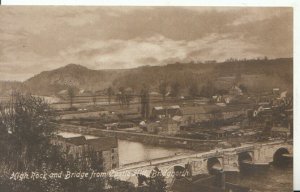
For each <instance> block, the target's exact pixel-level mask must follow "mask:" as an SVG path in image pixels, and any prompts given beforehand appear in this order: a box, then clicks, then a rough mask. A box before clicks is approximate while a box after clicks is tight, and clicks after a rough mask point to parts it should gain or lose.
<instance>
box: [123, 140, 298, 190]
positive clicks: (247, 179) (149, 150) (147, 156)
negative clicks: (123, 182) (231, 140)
mask: <svg viewBox="0 0 300 192" xmlns="http://www.w3.org/2000/svg"><path fill="white" fill-rule="evenodd" d="M118 144H119V146H118V147H119V162H120V165H122V164H123V165H124V164H128V163H133V162H139V161H146V160H151V159H155V158H161V157H167V156H173V155H175V154H182V153H185V154H186V153H193V151H191V150H186V149H176V148H164V147H157V146H150V145H145V144H142V143H138V142H132V141H126V140H118ZM232 182H234V183H235V184H239V185H242V186H245V187H250V188H251V189H252V190H253V192H271V191H275V192H290V191H293V190H292V189H293V169H292V168H286V169H279V168H275V167H273V166H271V167H270V169H269V170H268V171H265V172H262V173H259V174H255V175H247V176H240V175H239V176H238V177H235V179H234V180H233V181H232Z"/></svg>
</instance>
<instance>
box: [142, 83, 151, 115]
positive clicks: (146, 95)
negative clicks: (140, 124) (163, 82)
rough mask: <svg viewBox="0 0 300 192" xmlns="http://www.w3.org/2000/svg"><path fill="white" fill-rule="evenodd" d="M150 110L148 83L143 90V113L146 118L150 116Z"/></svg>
mask: <svg viewBox="0 0 300 192" xmlns="http://www.w3.org/2000/svg"><path fill="white" fill-rule="evenodd" d="M149 111H150V95H149V89H148V87H147V86H146V85H144V88H142V90H141V115H142V117H143V118H144V119H148V118H149Z"/></svg>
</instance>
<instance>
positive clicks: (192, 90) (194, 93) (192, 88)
mask: <svg viewBox="0 0 300 192" xmlns="http://www.w3.org/2000/svg"><path fill="white" fill-rule="evenodd" d="M189 94H190V96H191V97H193V98H194V97H196V96H197V95H198V94H199V89H198V86H197V84H196V83H192V84H191V85H190V87H189Z"/></svg>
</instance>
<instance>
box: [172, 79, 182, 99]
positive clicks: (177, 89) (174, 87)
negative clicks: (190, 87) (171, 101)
mask: <svg viewBox="0 0 300 192" xmlns="http://www.w3.org/2000/svg"><path fill="white" fill-rule="evenodd" d="M179 92H180V84H179V82H178V81H175V82H173V83H172V84H171V94H172V96H173V97H178V96H179Z"/></svg>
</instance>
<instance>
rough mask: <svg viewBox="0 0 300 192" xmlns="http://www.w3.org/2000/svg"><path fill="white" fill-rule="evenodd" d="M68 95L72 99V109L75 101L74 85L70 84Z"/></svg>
mask: <svg viewBox="0 0 300 192" xmlns="http://www.w3.org/2000/svg"><path fill="white" fill-rule="evenodd" d="M68 96H69V99H70V109H72V107H73V101H74V97H75V89H74V87H72V86H70V87H69V88H68Z"/></svg>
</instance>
